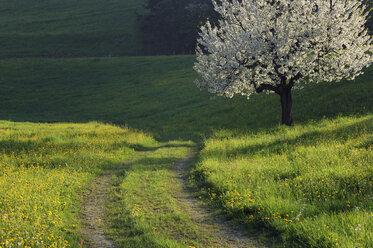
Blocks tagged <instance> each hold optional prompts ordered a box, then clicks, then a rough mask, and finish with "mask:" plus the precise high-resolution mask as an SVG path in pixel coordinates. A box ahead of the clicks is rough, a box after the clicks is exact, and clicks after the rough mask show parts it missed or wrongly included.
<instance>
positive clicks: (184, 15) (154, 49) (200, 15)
mask: <svg viewBox="0 0 373 248" xmlns="http://www.w3.org/2000/svg"><path fill="white" fill-rule="evenodd" d="M145 8H146V10H147V13H146V14H142V15H138V21H139V25H140V28H141V31H142V33H143V39H142V40H143V45H144V47H145V48H146V50H148V52H149V53H152V54H156V55H157V54H190V53H194V52H195V47H196V37H197V36H198V32H199V28H200V26H201V25H202V24H203V23H205V22H206V20H207V19H208V18H209V19H214V18H215V19H216V13H215V11H214V9H213V6H212V2H211V0H149V1H148V3H147V5H146V6H145Z"/></svg>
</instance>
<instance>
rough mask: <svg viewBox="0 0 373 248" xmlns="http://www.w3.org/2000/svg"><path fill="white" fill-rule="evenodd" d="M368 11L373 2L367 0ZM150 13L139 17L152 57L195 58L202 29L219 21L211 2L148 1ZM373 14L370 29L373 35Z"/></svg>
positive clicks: (209, 0)
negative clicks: (207, 22) (175, 55)
mask: <svg viewBox="0 0 373 248" xmlns="http://www.w3.org/2000/svg"><path fill="white" fill-rule="evenodd" d="M363 2H365V3H366V4H367V5H368V9H371V8H373V0H363ZM145 9H146V13H145V14H141V15H140V14H139V15H138V23H139V26H140V29H141V33H142V42H143V47H144V49H145V50H146V52H145V53H146V54H149V55H169V54H192V53H194V52H195V47H196V40H197V37H198V32H199V28H200V26H201V25H202V24H204V23H205V22H206V20H207V19H210V21H211V22H215V21H216V20H217V18H218V16H217V14H216V12H215V11H214V8H213V5H212V2H211V0H148V2H147V4H146V6H145ZM372 15H373V13H372V12H371V13H370V15H369V18H368V21H367V24H366V26H367V28H368V29H369V32H370V33H373V18H372Z"/></svg>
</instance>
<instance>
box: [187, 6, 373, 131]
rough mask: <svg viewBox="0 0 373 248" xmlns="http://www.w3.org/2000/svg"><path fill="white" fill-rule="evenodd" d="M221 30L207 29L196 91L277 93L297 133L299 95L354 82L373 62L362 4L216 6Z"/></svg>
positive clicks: (285, 119) (201, 41)
mask: <svg viewBox="0 0 373 248" xmlns="http://www.w3.org/2000/svg"><path fill="white" fill-rule="evenodd" d="M214 8H215V11H216V12H218V13H219V15H220V19H219V22H218V25H212V24H211V23H210V22H207V23H206V24H205V25H204V26H203V27H202V28H201V33H200V36H201V37H200V38H199V39H198V43H199V45H198V47H197V62H196V63H195V66H194V69H195V70H196V71H197V72H198V73H199V74H200V75H201V78H202V79H201V80H197V81H196V83H197V86H198V87H200V88H207V89H208V90H209V91H210V92H211V93H214V94H217V95H222V96H226V97H233V96H234V95H235V94H241V95H245V96H247V97H249V96H250V95H251V94H252V93H261V92H263V91H268V92H275V93H277V94H279V95H280V96H281V104H282V123H283V124H286V125H291V124H292V123H293V119H292V114H291V113H292V110H291V108H292V101H291V90H292V88H294V87H295V88H302V84H301V82H302V81H303V82H305V81H307V82H320V81H328V82H331V81H339V80H341V79H343V78H347V79H354V78H355V77H356V76H358V75H360V74H362V73H363V72H362V69H363V68H364V67H366V66H369V65H370V64H371V62H372V45H371V43H372V38H371V36H370V35H369V34H368V31H367V29H366V28H365V27H364V24H365V23H366V19H367V15H368V12H366V11H365V10H366V7H365V6H364V5H362V4H361V2H360V1H357V0H328V1H326V0H255V1H251V0H241V1H238V0H232V1H222V2H221V4H218V3H216V2H214Z"/></svg>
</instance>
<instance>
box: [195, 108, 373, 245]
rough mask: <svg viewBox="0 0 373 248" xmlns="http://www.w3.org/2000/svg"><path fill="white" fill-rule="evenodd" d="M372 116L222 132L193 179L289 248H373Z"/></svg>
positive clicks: (203, 155) (207, 147)
mask: <svg viewBox="0 0 373 248" xmlns="http://www.w3.org/2000/svg"><path fill="white" fill-rule="evenodd" d="M372 133H373V115H371V114H370V115H367V116H365V117H360V118H356V117H340V118H337V119H331V120H327V119H325V120H322V121H320V122H311V123H309V124H305V125H296V126H295V127H292V128H288V127H278V128H274V129H268V130H265V131H260V132H252V133H247V132H240V131H238V132H234V131H231V130H221V131H218V132H216V133H215V135H214V137H212V138H210V139H207V140H206V141H205V142H204V144H203V145H204V149H203V150H202V151H201V161H200V162H199V164H198V165H197V167H196V171H195V176H196V177H197V178H199V180H202V181H203V182H204V183H205V184H206V186H207V188H208V190H207V191H208V193H209V196H210V197H211V199H213V202H215V203H216V204H218V206H219V207H222V208H224V210H225V211H226V212H227V213H229V214H231V215H232V216H235V217H237V218H239V219H241V220H242V221H244V222H246V223H250V224H254V225H259V226H265V227H267V228H269V229H271V230H272V231H274V232H276V233H278V234H279V235H280V236H281V238H282V240H283V241H284V244H285V245H286V246H287V247H346V248H347V247H366V248H368V247H372V245H373V204H372V203H373V201H372V197H373V195H372V192H373V152H372V149H373V136H372Z"/></svg>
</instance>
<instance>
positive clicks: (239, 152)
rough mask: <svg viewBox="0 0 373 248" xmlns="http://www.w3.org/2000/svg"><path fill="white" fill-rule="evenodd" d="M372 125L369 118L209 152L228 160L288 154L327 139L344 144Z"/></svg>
mask: <svg viewBox="0 0 373 248" xmlns="http://www.w3.org/2000/svg"><path fill="white" fill-rule="evenodd" d="M372 123H373V118H369V119H367V120H361V121H359V122H355V123H352V124H348V125H346V124H343V125H342V126H340V127H336V128H335V129H332V130H325V131H309V132H304V133H303V134H301V135H299V136H298V137H294V138H282V137H280V138H278V139H276V140H274V141H270V142H268V141H266V140H264V141H263V142H261V144H254V145H247V146H242V147H236V148H232V149H225V150H220V149H216V150H211V151H209V157H221V156H222V155H223V156H224V157H227V158H237V157H242V156H243V155H244V156H253V155H255V154H258V153H265V154H268V155H271V154H282V153H285V152H286V153H288V152H289V150H288V149H294V148H295V147H296V146H315V145H317V142H318V141H323V142H325V140H326V139H327V140H331V141H333V142H335V141H339V142H344V141H346V140H347V139H354V138H358V137H359V135H360V134H359V130H361V129H364V128H373V126H372V125H371V124H372ZM254 138H255V137H254ZM371 142H372V141H371V140H370V139H368V140H367V141H366V142H365V143H364V144H358V146H361V147H363V148H368V147H369V146H370V144H371Z"/></svg>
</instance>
